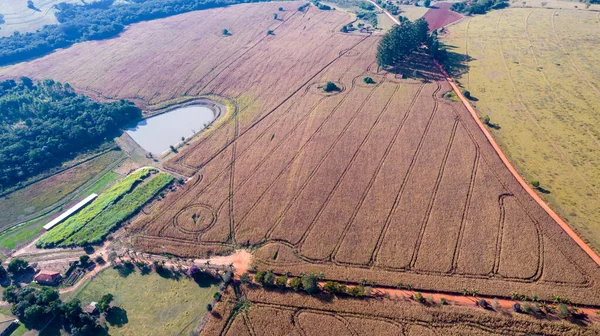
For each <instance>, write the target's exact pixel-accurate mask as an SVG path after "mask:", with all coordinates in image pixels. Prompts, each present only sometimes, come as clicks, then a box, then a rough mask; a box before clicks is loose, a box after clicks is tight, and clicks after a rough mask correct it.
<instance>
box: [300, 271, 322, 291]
mask: <svg viewBox="0 0 600 336" xmlns="http://www.w3.org/2000/svg"><path fill="white" fill-rule="evenodd" d="M302 288H303V289H304V290H305V291H306V292H307V293H308V294H313V293H316V292H318V291H319V285H318V284H317V276H316V275H314V274H313V273H310V274H308V275H305V276H303V277H302Z"/></svg>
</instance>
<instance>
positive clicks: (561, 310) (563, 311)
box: [556, 303, 571, 319]
mask: <svg viewBox="0 0 600 336" xmlns="http://www.w3.org/2000/svg"><path fill="white" fill-rule="evenodd" d="M556 310H557V312H558V316H560V318H563V319H564V318H567V317H569V316H570V315H571V311H570V310H569V307H567V305H566V304H564V303H560V304H559V305H558V307H557V309H556Z"/></svg>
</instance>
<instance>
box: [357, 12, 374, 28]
mask: <svg viewBox="0 0 600 336" xmlns="http://www.w3.org/2000/svg"><path fill="white" fill-rule="evenodd" d="M356 17H357V18H359V19H361V20H363V21H366V22H368V23H369V24H370V25H371V26H373V27H377V24H378V23H379V21H378V20H377V14H375V13H374V12H367V11H361V12H358V13H356Z"/></svg>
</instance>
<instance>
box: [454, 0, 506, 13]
mask: <svg viewBox="0 0 600 336" xmlns="http://www.w3.org/2000/svg"><path fill="white" fill-rule="evenodd" d="M506 7H508V0H476V1H471V2H469V3H467V2H455V3H453V4H452V7H450V9H451V10H453V11H455V12H458V13H465V14H467V15H472V14H485V13H487V12H488V11H490V10H492V9H502V8H506Z"/></svg>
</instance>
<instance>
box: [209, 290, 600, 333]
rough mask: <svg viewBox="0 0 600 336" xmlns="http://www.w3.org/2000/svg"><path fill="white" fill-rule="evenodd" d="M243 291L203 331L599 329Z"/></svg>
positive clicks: (400, 303)
mask: <svg viewBox="0 0 600 336" xmlns="http://www.w3.org/2000/svg"><path fill="white" fill-rule="evenodd" d="M243 294H244V296H243V301H236V300H235V298H233V295H228V296H226V298H227V299H226V301H225V302H223V303H219V305H218V306H217V309H216V310H215V314H214V315H213V317H211V319H210V320H209V322H208V324H207V325H206V327H205V328H204V330H203V332H202V333H201V335H223V336H225V335H236V336H237V335H240V336H241V335H408V336H417V335H596V334H597V333H598V332H600V330H598V329H597V327H595V326H594V327H590V328H583V327H580V326H577V325H575V324H571V323H567V322H564V321H552V322H549V321H540V320H538V319H535V318H533V317H528V316H523V315H519V316H517V315H503V314H499V313H497V312H492V311H485V310H483V309H481V310H478V311H474V310H473V309H469V308H458V307H450V306H444V307H441V306H439V305H432V306H425V305H421V304H417V303H414V302H410V301H408V300H406V299H401V298H395V299H393V300H390V299H385V300H383V299H362V300H357V299H348V298H337V297H333V298H331V297H320V298H315V297H311V296H307V295H302V294H295V293H293V292H285V293H281V292H279V291H271V292H269V291H263V290H257V289H253V290H244V292H243ZM227 300H231V301H227ZM240 302H244V303H245V304H240ZM236 303H237V306H236ZM234 307H237V309H235V308H234ZM217 314H218V315H217ZM214 316H220V318H215V317H214Z"/></svg>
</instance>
